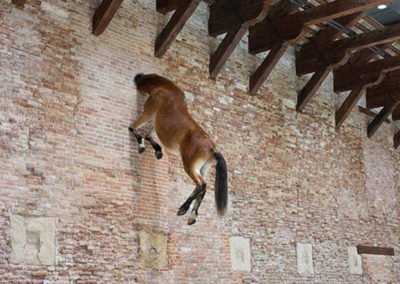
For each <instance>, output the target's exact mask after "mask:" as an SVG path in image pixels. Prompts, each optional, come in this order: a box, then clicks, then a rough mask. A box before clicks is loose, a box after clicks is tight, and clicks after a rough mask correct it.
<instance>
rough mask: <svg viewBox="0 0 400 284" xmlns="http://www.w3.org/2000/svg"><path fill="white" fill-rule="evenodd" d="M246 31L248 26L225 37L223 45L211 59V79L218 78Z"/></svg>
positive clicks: (240, 27)
mask: <svg viewBox="0 0 400 284" xmlns="http://www.w3.org/2000/svg"><path fill="white" fill-rule="evenodd" d="M246 31H247V27H246V26H238V27H237V28H236V29H233V30H232V31H230V32H228V33H227V35H226V36H225V37H224V39H223V40H222V42H221V44H220V45H219V46H218V48H217V50H216V51H215V52H214V53H213V54H212V55H211V58H210V77H211V78H213V79H215V78H216V77H217V75H218V73H219V72H220V71H221V69H222V67H223V66H224V65H225V63H226V61H228V59H229V56H231V54H232V52H233V51H234V50H235V48H236V46H237V45H238V43H239V42H240V40H241V39H242V37H243V35H244V34H245V33H246Z"/></svg>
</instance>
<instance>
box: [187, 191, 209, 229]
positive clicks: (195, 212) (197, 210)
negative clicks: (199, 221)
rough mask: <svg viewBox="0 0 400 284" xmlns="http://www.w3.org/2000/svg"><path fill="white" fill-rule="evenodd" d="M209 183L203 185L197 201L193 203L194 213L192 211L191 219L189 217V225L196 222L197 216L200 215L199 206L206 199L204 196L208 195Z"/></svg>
mask: <svg viewBox="0 0 400 284" xmlns="http://www.w3.org/2000/svg"><path fill="white" fill-rule="evenodd" d="M206 188H207V184H203V185H201V189H200V191H199V193H198V194H197V197H196V201H195V203H194V205H193V209H192V213H190V216H189V219H188V225H193V224H194V223H196V218H197V216H198V215H199V207H200V204H201V202H202V201H203V199H204V196H205V195H206V192H207V189H206Z"/></svg>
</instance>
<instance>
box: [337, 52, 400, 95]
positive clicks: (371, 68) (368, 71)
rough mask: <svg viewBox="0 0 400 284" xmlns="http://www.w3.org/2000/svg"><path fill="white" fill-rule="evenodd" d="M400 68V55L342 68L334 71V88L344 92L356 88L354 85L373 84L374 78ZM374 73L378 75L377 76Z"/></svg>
mask: <svg viewBox="0 0 400 284" xmlns="http://www.w3.org/2000/svg"><path fill="white" fill-rule="evenodd" d="M399 69H400V55H399V56H392V57H389V58H385V59H380V60H376V61H373V62H369V63H366V64H360V65H355V66H351V65H349V66H348V67H347V68H341V69H340V70H336V71H335V72H334V90H335V92H344V91H348V90H351V89H353V88H354V86H356V85H358V84H360V82H363V83H364V84H371V83H373V82H374V80H376V79H378V78H380V76H379V74H381V73H387V72H390V71H395V70H399ZM374 75H378V76H377V77H376V76H374Z"/></svg>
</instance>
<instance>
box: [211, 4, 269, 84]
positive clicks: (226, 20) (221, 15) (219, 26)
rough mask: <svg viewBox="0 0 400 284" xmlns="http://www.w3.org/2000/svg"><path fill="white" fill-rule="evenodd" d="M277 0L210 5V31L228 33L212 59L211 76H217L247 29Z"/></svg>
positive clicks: (214, 34)
mask: <svg viewBox="0 0 400 284" xmlns="http://www.w3.org/2000/svg"><path fill="white" fill-rule="evenodd" d="M275 2H277V0H252V1H249V0H247V1H240V0H221V1H218V2H216V4H215V5H212V6H211V7H210V18H209V21H208V31H209V34H210V35H211V36H217V35H219V34H222V33H227V35H226V36H225V38H224V39H223V40H222V42H221V44H220V46H219V47H218V48H217V50H216V51H215V53H214V54H212V55H211V59H210V77H211V78H214V79H215V78H216V77H217V75H218V73H219V72H220V71H221V69H222V68H223V66H224V65H225V63H226V61H227V60H228V58H229V57H230V55H231V54H232V52H233V51H234V50H235V48H236V46H237V45H238V44H239V42H240V40H241V39H242V37H243V35H244V34H245V32H246V31H247V29H248V28H249V27H250V26H252V25H254V24H256V23H258V22H260V21H261V20H262V19H264V17H265V16H266V15H267V13H268V11H269V8H270V5H271V4H273V3H275Z"/></svg>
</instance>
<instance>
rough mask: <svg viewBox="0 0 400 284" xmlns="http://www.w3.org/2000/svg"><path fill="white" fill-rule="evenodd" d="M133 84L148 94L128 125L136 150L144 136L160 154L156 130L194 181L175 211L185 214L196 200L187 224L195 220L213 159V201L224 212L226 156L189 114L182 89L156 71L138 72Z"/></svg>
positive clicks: (142, 146) (163, 143) (141, 150)
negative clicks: (149, 124) (149, 125)
mask: <svg viewBox="0 0 400 284" xmlns="http://www.w3.org/2000/svg"><path fill="white" fill-rule="evenodd" d="M135 84H136V87H137V89H138V91H139V92H140V93H145V94H148V95H149V97H148V99H147V101H146V103H145V104H144V112H143V113H142V114H141V115H140V116H139V117H138V118H137V119H136V120H135V121H134V122H133V123H132V125H131V126H130V127H129V130H130V132H132V134H133V135H134V136H135V138H136V140H137V141H138V143H139V153H143V152H144V150H145V144H144V142H145V140H147V141H148V142H150V144H151V146H152V147H153V149H154V151H155V155H156V158H157V159H161V158H162V155H163V154H162V149H161V146H160V145H159V144H157V142H155V140H154V139H155V137H154V134H155V133H156V134H157V136H158V138H159V139H160V141H161V143H162V145H163V146H164V147H166V148H167V149H168V150H169V151H170V152H172V153H175V154H178V155H180V156H181V158H182V162H183V167H184V169H185V172H186V173H187V174H188V175H189V176H190V178H191V179H192V180H193V181H194V182H195V184H196V187H195V189H194V190H193V192H192V194H191V195H190V196H189V198H188V199H187V200H186V201H185V202H184V203H183V204H182V205H181V207H180V208H179V210H178V213H177V215H179V216H180V215H184V214H186V212H188V210H189V208H190V205H191V204H192V202H193V201H194V200H195V203H194V205H193V209H192V212H191V214H190V217H189V220H188V224H189V225H192V224H194V223H195V222H196V217H197V215H198V210H199V207H200V204H201V202H202V200H203V198H204V195H205V194H206V182H205V181H204V175H205V174H206V172H207V170H208V168H209V167H210V166H211V164H212V163H214V161H216V175H215V176H216V177H215V203H216V207H217V211H218V213H219V215H221V216H222V215H224V214H225V211H226V207H227V203H228V183H227V170H226V163H225V159H224V157H223V156H222V155H221V153H219V152H218V151H217V150H216V146H215V144H214V143H213V141H211V139H210V137H209V136H208V134H207V133H206V132H205V131H204V130H203V129H202V128H201V127H200V126H199V125H198V124H197V123H196V121H194V119H193V118H192V117H191V116H190V114H189V112H188V109H187V105H186V102H185V97H184V93H183V92H182V91H181V90H180V89H179V88H178V87H177V86H176V85H175V84H174V83H173V82H171V81H170V80H168V79H166V78H164V77H161V76H159V75H156V74H148V75H144V74H138V75H136V76H135ZM149 121H151V122H152V123H153V128H152V129H151V130H150V132H149V133H148V134H147V135H146V136H144V137H143V136H141V135H140V134H139V133H138V129H139V128H140V127H142V126H143V125H144V124H146V122H149ZM154 132H155V133H154Z"/></svg>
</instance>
